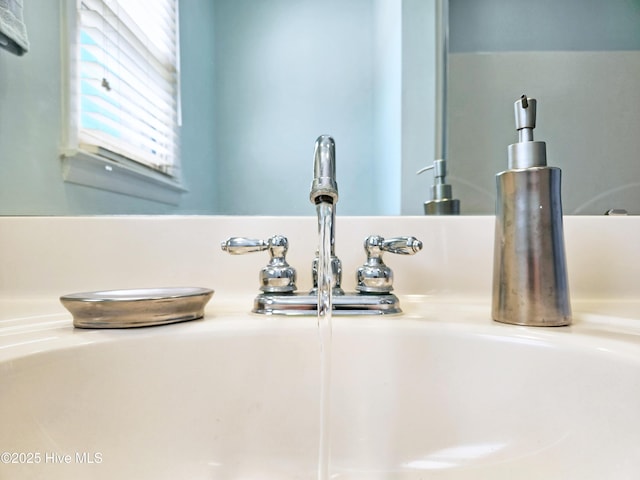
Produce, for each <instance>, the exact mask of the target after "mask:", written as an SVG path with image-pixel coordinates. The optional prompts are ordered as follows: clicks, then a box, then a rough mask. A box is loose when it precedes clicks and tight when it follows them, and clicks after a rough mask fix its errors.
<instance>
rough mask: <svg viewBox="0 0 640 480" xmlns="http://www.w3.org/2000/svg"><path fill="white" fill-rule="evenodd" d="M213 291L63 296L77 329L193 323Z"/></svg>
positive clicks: (153, 290) (184, 289)
mask: <svg viewBox="0 0 640 480" xmlns="http://www.w3.org/2000/svg"><path fill="white" fill-rule="evenodd" d="M212 295H213V290H210V289H208V288H199V287H177V288H143V289H132V290H106V291H100V292H85V293H73V294H70V295H63V296H62V297H60V301H61V302H62V304H63V305H64V306H65V308H67V310H69V311H70V312H71V314H72V315H73V325H74V326H75V327H79V328H131V327H147V326H151V325H165V324H168V323H176V322H185V321H187V320H196V319H198V318H202V317H203V316H204V307H205V305H206V304H207V302H208V301H209V300H210V299H211V296H212Z"/></svg>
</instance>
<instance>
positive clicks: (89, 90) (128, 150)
mask: <svg viewBox="0 0 640 480" xmlns="http://www.w3.org/2000/svg"><path fill="white" fill-rule="evenodd" d="M177 8H178V7H177V0H78V3H77V21H78V27H77V30H76V32H77V42H78V50H77V52H76V55H77V62H76V66H77V72H76V79H77V85H78V87H77V91H76V105H77V109H78V116H77V120H76V121H77V125H78V145H79V147H80V148H81V149H84V150H87V151H89V152H91V153H97V154H100V155H103V156H107V157H109V158H114V157H115V159H117V158H118V156H122V157H125V158H129V159H132V160H134V161H136V162H138V163H141V164H143V165H145V166H147V167H150V168H152V169H154V170H158V171H160V172H163V173H166V174H168V175H172V176H173V175H175V173H176V169H177V163H178V162H177V154H178V119H179V111H178V104H179V103H178V78H179V69H178V64H179V61H178V60H179V57H178V51H179V50H178V33H177V28H178V27H177V25H178V20H177V17H178V10H177Z"/></svg>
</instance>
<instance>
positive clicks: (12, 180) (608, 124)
mask: <svg viewBox="0 0 640 480" xmlns="http://www.w3.org/2000/svg"><path fill="white" fill-rule="evenodd" d="M438 1H439V0H438ZM64 2H65V0H59V1H58V2H56V1H49V0H38V1H30V2H25V5H24V9H25V10H24V16H25V22H26V23H27V28H28V33H29V40H30V43H31V50H30V51H29V53H27V54H26V55H25V56H23V57H15V56H13V55H10V54H8V53H6V52H2V51H0V99H1V100H2V105H3V112H2V116H1V118H2V119H1V120H0V165H1V167H2V175H0V214H3V215H86V214H89V215H93V214H241V215H242V214H246V215H281V214H282V215H313V214H314V210H313V207H312V206H311V205H310V203H309V201H308V194H309V186H310V183H311V174H312V155H313V143H314V141H315V139H316V137H317V136H318V135H320V134H325V133H327V134H330V135H332V136H333V137H334V138H335V140H336V145H337V175H338V185H339V191H340V200H339V202H338V212H339V214H341V215H397V214H411V215H422V213H423V207H422V204H423V202H424V201H426V200H428V199H429V191H430V185H431V181H432V178H431V177H430V174H424V175H421V176H420V177H418V176H416V171H417V170H418V169H420V168H421V167H424V166H425V165H428V164H430V163H431V162H432V161H433V160H434V151H435V143H436V142H435V138H434V137H435V135H434V132H435V128H436V103H437V102H436V96H435V91H436V70H435V68H434V67H435V64H436V42H435V32H436V26H437V21H438V17H437V15H436V0H429V1H425V0H404V1H403V2H398V1H397V0H352V1H349V2H344V1H343V0H324V1H323V2H318V1H317V0H268V1H258V0H234V1H233V2H229V1H225V0H181V1H180V28H181V74H182V85H181V92H182V93H181V95H182V98H181V103H182V130H181V150H182V158H183V164H182V175H183V178H184V183H185V187H186V189H187V192H186V193H184V194H183V195H182V196H181V200H180V202H179V205H169V204H163V203H159V202H153V201H149V200H143V199H138V198H136V197H131V196H127V195H120V194H116V193H111V192H107V191H103V190H97V189H93V188H88V187H83V186H78V185H74V184H70V183H65V182H64V181H63V180H62V175H61V165H60V160H59V158H58V154H59V148H60V139H61V138H62V131H63V129H64V128H65V127H64V125H62V123H61V120H60V119H61V117H62V102H61V100H60V98H61V91H62V86H63V85H62V80H61V79H62V78H63V75H62V72H61V62H60V58H61V55H62V50H63V49H62V48H61V46H60V35H61V29H62V28H64V18H63V15H61V14H60V10H61V6H62V4H63V3H64ZM523 17H524V18H526V21H523V20H522V19H523ZM449 20H450V29H449V33H450V35H449V40H450V41H449V45H450V46H449V52H450V54H449V55H448V57H447V58H448V75H447V77H448V82H447V85H448V88H447V96H446V100H447V101H446V105H447V108H446V118H447V122H446V126H447V128H446V132H447V135H446V137H447V141H446V144H445V145H446V158H447V160H448V167H449V176H448V177H447V181H448V183H450V184H451V185H452V186H453V193H454V196H455V197H456V198H459V199H460V200H461V211H462V213H463V214H492V213H493V209H494V192H495V174H496V173H497V172H499V171H501V170H503V169H505V168H506V147H507V145H508V144H509V143H513V142H514V141H515V140H514V139H515V138H516V137H517V136H516V133H515V131H514V129H513V107H512V105H513V102H514V101H515V100H516V99H517V98H518V97H519V96H520V95H521V94H523V93H526V94H528V95H529V96H532V97H536V98H537V99H538V128H537V129H536V132H535V133H536V139H537V140H544V141H546V142H547V149H548V159H549V164H550V165H554V166H558V167H560V168H562V170H563V201H564V206H565V213H566V214H602V213H603V212H604V211H605V210H607V209H609V208H624V209H627V210H628V211H629V213H640V211H639V209H640V193H639V192H640V169H639V168H638V167H637V164H636V162H637V160H636V157H637V152H638V151H640V135H638V134H637V133H636V130H637V127H638V125H640V111H639V110H638V109H637V107H636V105H637V104H638V99H636V98H635V97H636V96H637V95H639V94H638V93H637V92H638V89H637V88H635V79H637V78H640V29H638V28H637V25H638V24H640V5H639V4H638V2H629V1H627V0H611V1H609V2H590V4H589V8H585V7H584V5H583V2H581V1H580V0H571V1H567V2H562V4H558V3H557V2H526V1H524V0H517V1H516V0H482V1H477V0H449Z"/></svg>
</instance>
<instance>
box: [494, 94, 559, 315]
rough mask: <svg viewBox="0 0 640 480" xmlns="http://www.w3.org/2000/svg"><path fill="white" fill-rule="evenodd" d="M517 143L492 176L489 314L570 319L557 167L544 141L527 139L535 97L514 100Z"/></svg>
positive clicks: (530, 128) (531, 122)
mask: <svg viewBox="0 0 640 480" xmlns="http://www.w3.org/2000/svg"><path fill="white" fill-rule="evenodd" d="M515 117H516V118H515V119H516V129H517V131H518V142H517V143H514V144H512V145H509V148H508V154H509V168H508V170H506V171H504V172H500V173H499V174H498V175H497V176H496V183H497V187H498V192H497V193H498V195H497V202H496V225H495V228H496V230H495V245H494V259H493V306H492V316H493V319H494V320H496V321H498V322H503V323H511V324H516V325H532V326H563V325H569V324H570V323H571V305H570V302H569V287H568V284H567V268H566V259H565V249H564V233H563V227H562V200H561V194H560V179H561V174H562V172H561V170H560V169H559V168H557V167H549V166H547V153H546V144H545V142H537V141H534V140H533V129H534V128H535V126H536V100H535V99H533V98H527V96H526V95H523V96H522V97H521V98H520V99H519V100H517V101H516V102H515Z"/></svg>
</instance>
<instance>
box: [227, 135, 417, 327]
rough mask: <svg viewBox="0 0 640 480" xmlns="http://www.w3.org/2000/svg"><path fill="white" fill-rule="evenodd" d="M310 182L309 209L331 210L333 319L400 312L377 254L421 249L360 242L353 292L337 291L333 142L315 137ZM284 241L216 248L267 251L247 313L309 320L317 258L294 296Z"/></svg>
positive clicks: (413, 243)
mask: <svg viewBox="0 0 640 480" xmlns="http://www.w3.org/2000/svg"><path fill="white" fill-rule="evenodd" d="M313 160H314V161H313V182H312V184H311V193H310V195H309V198H310V200H311V202H312V203H314V204H316V205H317V204H321V203H329V204H331V205H332V209H331V231H330V237H331V238H330V242H331V245H330V255H331V274H332V279H333V280H332V283H333V288H332V294H333V295H332V302H331V303H332V305H333V312H334V314H343V315H376V314H389V313H401V312H402V310H401V309H400V301H399V300H398V297H396V296H395V295H394V294H392V293H391V291H392V290H393V272H392V271H391V269H390V268H389V267H388V266H387V265H385V264H384V262H383V261H382V253H383V252H389V253H396V254H401V255H413V254H415V253H417V252H419V251H420V250H421V249H422V242H420V240H418V239H416V238H415V237H398V238H392V239H387V240H385V239H384V238H382V237H380V236H378V235H372V236H369V237H368V238H367V239H366V240H365V242H364V247H365V252H366V254H367V259H366V261H365V264H364V265H362V266H361V267H360V268H358V271H357V287H356V292H353V293H345V292H344V291H343V290H342V287H341V282H342V265H341V262H340V260H339V259H338V257H336V255H335V203H336V202H337V201H338V184H337V182H336V150H335V142H334V141H333V138H331V137H330V136H328V135H321V136H320V137H318V139H317V140H316V143H315V150H314V155H313ZM288 245H289V242H288V240H287V239H286V238H285V237H283V236H281V235H275V236H273V237H271V238H270V239H269V240H257V239H248V238H243V237H232V238H229V239H228V240H226V241H225V242H223V243H222V250H223V251H226V252H228V253H230V254H234V255H235V254H244V253H251V252H258V251H265V250H268V251H269V254H270V257H271V258H270V261H269V264H268V265H267V266H266V267H264V268H263V269H262V270H261V272H260V283H261V287H260V290H262V293H260V294H258V296H257V297H256V298H255V300H254V306H253V310H252V311H253V312H254V313H261V314H267V315H273V314H280V315H315V314H316V313H317V309H318V294H317V287H318V263H319V259H318V255H317V254H316V258H315V259H314V261H313V263H312V276H313V288H312V290H311V291H310V292H308V293H301V292H295V291H294V290H295V288H296V287H295V279H296V272H295V270H294V269H293V267H291V266H290V265H289V264H288V263H287V261H286V259H285V255H286V253H287V249H288Z"/></svg>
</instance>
